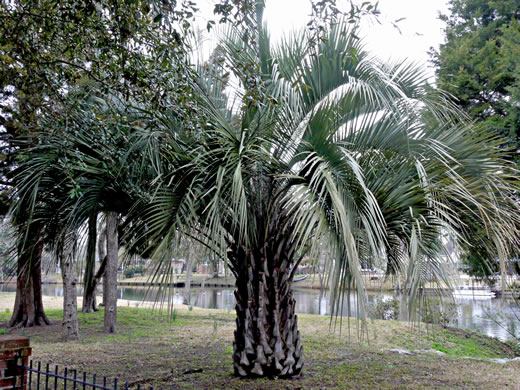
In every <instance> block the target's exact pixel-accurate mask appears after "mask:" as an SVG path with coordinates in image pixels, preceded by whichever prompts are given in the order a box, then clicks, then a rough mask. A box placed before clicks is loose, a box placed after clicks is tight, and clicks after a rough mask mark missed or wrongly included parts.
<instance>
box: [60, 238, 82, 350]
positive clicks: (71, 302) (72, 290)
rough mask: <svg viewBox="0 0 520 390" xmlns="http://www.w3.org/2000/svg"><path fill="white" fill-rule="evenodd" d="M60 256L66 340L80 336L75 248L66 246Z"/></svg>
mask: <svg viewBox="0 0 520 390" xmlns="http://www.w3.org/2000/svg"><path fill="white" fill-rule="evenodd" d="M59 256H60V265H61V277H62V280H63V322H62V336H63V339H64V340H74V339H78V338H79V328H78V300H77V295H76V283H77V279H76V276H75V275H74V271H73V260H74V259H73V250H72V248H69V247H68V246H66V249H62V250H61V253H60V254H59Z"/></svg>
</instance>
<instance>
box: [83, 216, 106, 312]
mask: <svg viewBox="0 0 520 390" xmlns="http://www.w3.org/2000/svg"><path fill="white" fill-rule="evenodd" d="M96 240H97V213H93V214H92V215H91V216H90V217H89V219H88V242H87V258H86V261H85V276H84V278H83V307H82V308H81V311H82V312H83V313H92V312H94V311H97V310H98V308H97V306H96V286H97V281H96V275H95V271H96ZM101 260H102V259H100V261H101Z"/></svg>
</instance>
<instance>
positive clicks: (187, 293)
mask: <svg viewBox="0 0 520 390" xmlns="http://www.w3.org/2000/svg"><path fill="white" fill-rule="evenodd" d="M194 252H195V247H194V246H193V242H192V241H191V240H188V260H187V261H186V282H185V284H184V297H183V303H184V304H185V305H189V304H190V294H191V273H192V270H193V260H194V258H195V253H194Z"/></svg>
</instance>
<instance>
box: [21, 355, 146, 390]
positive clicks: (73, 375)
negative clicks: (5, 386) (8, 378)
mask: <svg viewBox="0 0 520 390" xmlns="http://www.w3.org/2000/svg"><path fill="white" fill-rule="evenodd" d="M18 368H19V369H22V370H23V375H22V376H21V381H20V383H19V386H17V384H16V378H14V379H15V381H14V382H13V389H22V390H25V389H29V390H32V389H36V390H58V389H60V390H61V389H63V390H67V388H69V389H72V390H80V389H81V390H96V389H97V390H122V389H124V390H128V389H129V388H130V384H129V383H128V382H125V383H124V384H122V385H121V386H120V385H119V384H118V381H119V380H118V378H114V379H112V380H108V381H107V377H106V376H103V377H102V379H101V378H100V377H98V376H97V375H96V374H92V375H90V374H87V373H86V372H83V373H82V374H81V375H78V370H75V369H72V370H69V369H68V368H67V367H65V368H64V369H63V372H61V371H60V368H59V366H58V365H56V366H55V367H54V370H51V369H50V368H51V367H50V364H49V363H47V364H46V365H45V368H44V369H42V364H41V362H38V363H37V365H36V367H35V366H34V364H33V361H32V360H31V361H30V362H29V366H25V365H21V366H18ZM135 388H136V389H137V390H141V384H137V387H135ZM149 390H153V387H150V388H149Z"/></svg>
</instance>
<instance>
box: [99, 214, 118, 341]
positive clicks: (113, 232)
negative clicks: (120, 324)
mask: <svg viewBox="0 0 520 390" xmlns="http://www.w3.org/2000/svg"><path fill="white" fill-rule="evenodd" d="M106 220H107V226H106V229H107V265H106V269H105V280H106V289H105V290H106V291H104V292H103V296H104V297H105V323H104V331H105V333H114V332H115V331H116V320H117V266H118V251H119V245H118V238H117V214H116V213H114V212H108V213H107V217H106Z"/></svg>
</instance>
